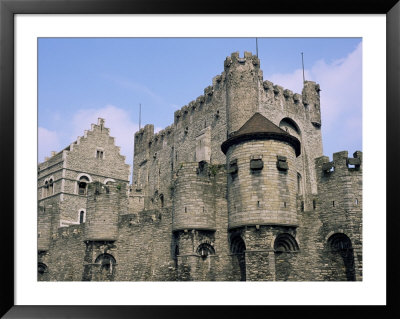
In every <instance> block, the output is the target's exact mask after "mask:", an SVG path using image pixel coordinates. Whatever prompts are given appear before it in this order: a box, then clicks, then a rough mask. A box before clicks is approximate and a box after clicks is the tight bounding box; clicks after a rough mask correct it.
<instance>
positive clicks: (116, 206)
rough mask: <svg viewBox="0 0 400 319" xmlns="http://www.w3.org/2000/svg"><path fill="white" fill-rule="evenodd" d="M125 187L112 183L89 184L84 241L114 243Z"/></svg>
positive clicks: (116, 236)
mask: <svg viewBox="0 0 400 319" xmlns="http://www.w3.org/2000/svg"><path fill="white" fill-rule="evenodd" d="M124 194H125V196H126V185H124V184H122V185H120V184H118V185H117V184H116V183H113V182H109V183H107V185H103V184H102V183H100V182H94V183H91V184H89V187H88V200H87V213H86V223H85V240H90V241H114V240H117V238H118V212H119V210H120V209H121V208H122V207H121V204H122V198H123V196H124Z"/></svg>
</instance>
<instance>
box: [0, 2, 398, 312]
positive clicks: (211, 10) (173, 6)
mask: <svg viewBox="0 0 400 319" xmlns="http://www.w3.org/2000/svg"><path fill="white" fill-rule="evenodd" d="M39 13H40V14H43V13H48V14H120V13H125V14H129V13H130V14H149V13H151V14H172V13H173V14H205V13H207V14H239V13H240V14H243V13H245V14H327V13H329V14H386V21H387V33H386V43H387V70H386V71H387V73H386V74H387V78H386V79H387V100H386V103H387V104H386V134H387V139H386V147H387V153H386V172H384V171H383V170H382V174H384V173H386V181H387V184H386V189H387V202H386V218H387V238H386V242H387V248H386V256H387V305H386V306H289V307H288V306H284V307H283V306H253V307H252V306H238V307H235V306H229V307H228V306H21V305H18V306H16V305H15V302H14V301H15V297H14V296H15V290H14V289H15V288H14V276H15V272H14V266H15V265H14V226H15V225H14V208H15V207H14V204H15V203H14V185H15V182H14V176H15V175H14V174H15V164H14V161H15V156H14V149H15V146H14V143H15V139H14V138H15V136H14V134H15V133H14V128H15V126H14V120H15V118H14V16H15V14H39ZM399 17H400V3H398V0H388V1H383V0H348V1H346V0H326V1H316V0H309V1H298V0H297V1H294V0H285V1H273V2H272V1H270V2H267V1H263V2H262V1H258V0H255V1H253V2H252V3H250V4H249V3H247V4H246V2H243V1H242V2H238V3H235V2H232V1H230V2H225V1H224V2H222V1H220V2H216V1H215V0H214V1H210V0H205V1H197V2H190V1H181V0H171V1H163V0H134V1H129V0H101V1H97V0H69V1H68V0H52V1H43V0H42V1H39V0H0V32H1V33H0V41H1V42H0V133H1V135H0V136H1V137H0V150H1V156H0V163H1V168H2V183H0V194H1V198H2V209H1V214H2V217H1V225H2V228H1V232H0V236H1V243H2V249H1V252H2V257H3V258H2V261H1V262H0V269H1V283H0V287H1V288H0V289H1V299H0V304H1V307H0V315H2V316H4V318H108V317H113V318H131V317H134V318H165V317H177V318H178V317H182V316H190V317H191V318H204V317H210V316H211V317H221V316H222V317H226V316H231V317H246V316H249V315H251V316H254V315H255V314H256V313H257V314H264V315H266V316H268V317H272V316H284V317H289V316H297V317H298V316H300V317H303V316H307V317H320V316H324V317H335V318H355V317H361V316H367V315H369V316H372V317H373V318H395V317H397V318H398V317H400V312H399V309H400V308H399V306H398V302H397V301H398V300H397V299H398V298H397V296H398V293H396V288H397V287H398V286H399V272H398V271H396V261H397V260H396V255H398V253H397V249H398V247H396V243H397V242H398V237H397V236H396V233H395V232H396V228H397V227H398V225H399V223H398V222H399V217H398V215H399V214H398V212H397V211H396V204H397V203H396V195H397V194H396V193H397V188H396V184H397V183H396V182H397V181H398V180H399V170H398V169H396V168H397V163H399V162H400V161H399V160H400V159H399V147H398V146H399V142H398V137H399V136H400V134H399V130H400V125H399V120H400V111H399V109H400V99H399V97H400V87H399V83H400V81H399V78H400V75H399V72H400V67H399V57H400V49H399V48H400V32H399V30H400V23H399V21H400V20H399ZM377 107H381V106H377ZM371 129H379V128H371ZM382 164H384V163H382ZM383 167H384V166H383V165H382V167H380V168H377V169H382V168H383ZM382 207H384V203H382ZM377 213H380V214H384V212H377ZM376 240H380V241H382V240H384V238H376ZM380 255H382V254H381V252H376V258H380V257H379V256H380ZM44 302H45V301H44Z"/></svg>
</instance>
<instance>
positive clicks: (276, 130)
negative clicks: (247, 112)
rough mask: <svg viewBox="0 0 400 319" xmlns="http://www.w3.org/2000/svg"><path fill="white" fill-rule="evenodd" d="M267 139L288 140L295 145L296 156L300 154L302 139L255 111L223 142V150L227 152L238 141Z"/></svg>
mask: <svg viewBox="0 0 400 319" xmlns="http://www.w3.org/2000/svg"><path fill="white" fill-rule="evenodd" d="M265 139H274V140H280V141H286V142H288V143H290V144H291V145H292V146H293V147H294V149H295V151H296V156H299V155H300V141H299V140H298V139H297V138H296V137H294V136H292V135H290V134H289V133H287V132H285V131H284V130H282V129H281V128H280V127H279V126H276V125H275V124H274V123H272V122H271V121H270V120H268V119H267V118H266V117H265V116H263V115H261V114H260V113H255V114H254V115H253V116H252V117H251V118H250V119H249V120H248V121H247V122H246V123H244V124H243V126H242V127H241V128H240V129H239V130H237V131H236V132H234V133H233V134H232V135H231V137H229V138H228V139H227V140H226V141H225V142H223V143H222V145H221V150H222V152H224V154H226V152H227V151H228V149H229V147H230V146H231V145H234V144H236V143H239V142H243V141H248V140H265Z"/></svg>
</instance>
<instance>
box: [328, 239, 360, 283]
mask: <svg viewBox="0 0 400 319" xmlns="http://www.w3.org/2000/svg"><path fill="white" fill-rule="evenodd" d="M327 246H328V254H329V261H330V262H329V268H330V270H331V278H328V279H330V280H337V281H339V280H347V281H355V280H356V274H355V268H354V253H353V247H352V244H351V240H350V238H349V237H348V236H347V235H345V234H343V233H336V234H333V235H332V236H330V237H329V238H328V242H327Z"/></svg>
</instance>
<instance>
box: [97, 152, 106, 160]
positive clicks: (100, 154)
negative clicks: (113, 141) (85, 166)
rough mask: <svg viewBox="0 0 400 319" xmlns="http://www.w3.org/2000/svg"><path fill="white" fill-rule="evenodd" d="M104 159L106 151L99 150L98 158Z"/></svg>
mask: <svg viewBox="0 0 400 319" xmlns="http://www.w3.org/2000/svg"><path fill="white" fill-rule="evenodd" d="M103 157H104V151H102V150H97V152H96V158H99V159H103Z"/></svg>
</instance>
